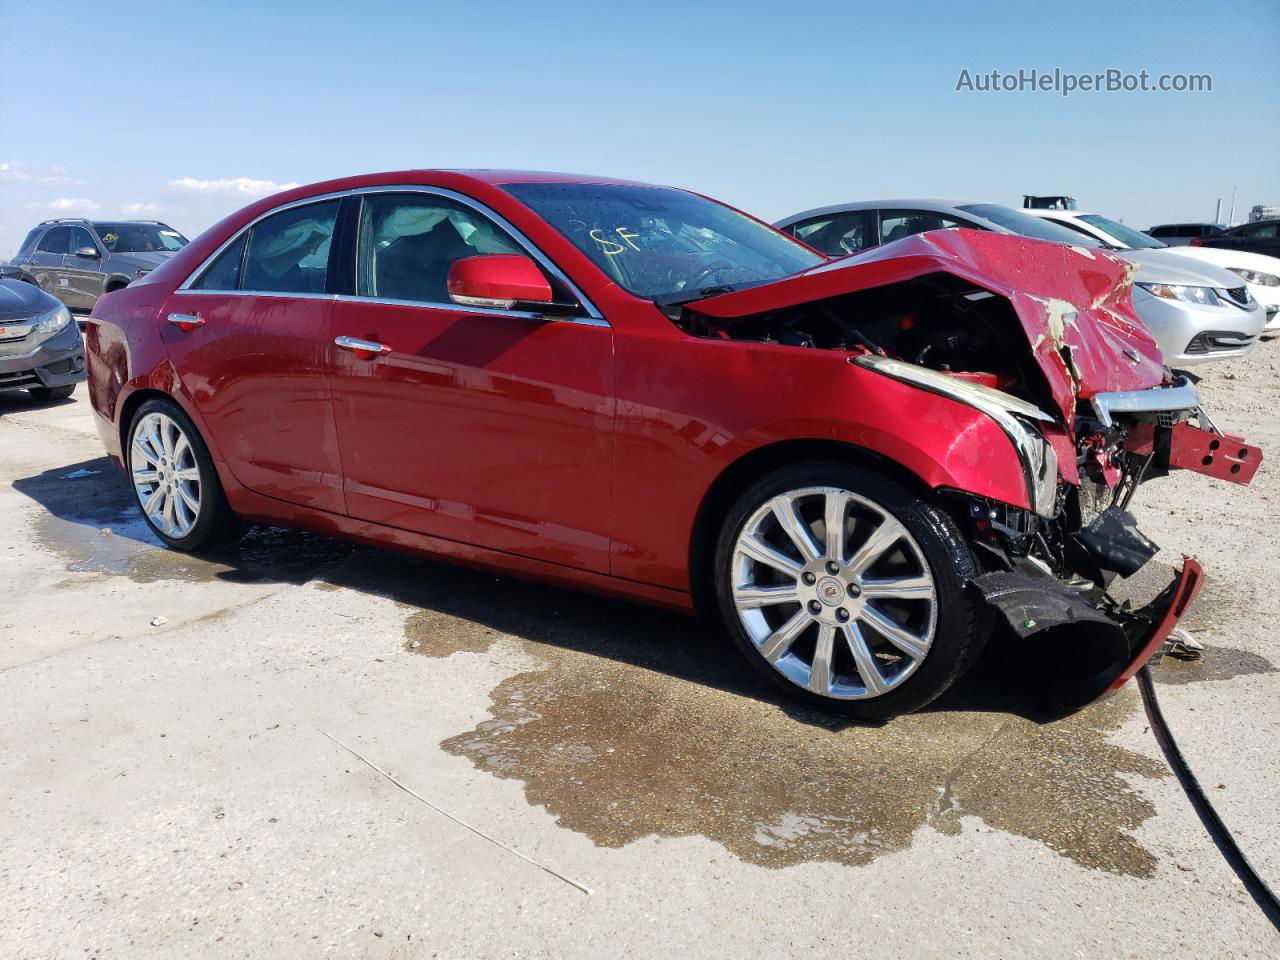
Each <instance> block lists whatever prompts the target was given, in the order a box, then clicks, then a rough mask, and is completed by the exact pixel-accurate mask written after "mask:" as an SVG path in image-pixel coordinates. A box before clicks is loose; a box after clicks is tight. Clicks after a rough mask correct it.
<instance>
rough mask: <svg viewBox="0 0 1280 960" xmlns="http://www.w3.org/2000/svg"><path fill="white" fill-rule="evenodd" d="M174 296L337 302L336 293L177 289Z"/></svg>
mask: <svg viewBox="0 0 1280 960" xmlns="http://www.w3.org/2000/svg"><path fill="white" fill-rule="evenodd" d="M173 292H174V294H175V295H176V294H179V293H190V294H195V295H196V296H202V295H203V294H206V293H207V294H210V295H217V296H219V297H269V298H275V299H288V300H337V299H338V295H337V294H336V293H289V292H287V291H281V290H205V289H203V288H199V289H191V290H188V289H186V288H184V287H179V288H178V289H177V290H175V291H173Z"/></svg>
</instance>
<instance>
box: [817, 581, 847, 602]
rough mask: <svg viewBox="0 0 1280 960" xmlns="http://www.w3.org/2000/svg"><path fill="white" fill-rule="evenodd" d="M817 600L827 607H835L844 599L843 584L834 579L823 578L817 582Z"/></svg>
mask: <svg viewBox="0 0 1280 960" xmlns="http://www.w3.org/2000/svg"><path fill="white" fill-rule="evenodd" d="M818 599H819V600H821V601H822V602H823V603H825V604H826V605H827V606H828V607H834V606H837V605H838V604H839V603H840V601H841V600H843V599H844V584H842V583H841V582H840V581H839V580H837V579H836V578H835V577H823V578H822V579H821V580H819V581H818Z"/></svg>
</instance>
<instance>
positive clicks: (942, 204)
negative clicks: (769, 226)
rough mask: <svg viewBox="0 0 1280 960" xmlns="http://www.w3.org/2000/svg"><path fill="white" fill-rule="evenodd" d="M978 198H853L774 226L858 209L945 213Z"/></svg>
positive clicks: (809, 211)
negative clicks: (898, 209) (900, 209)
mask: <svg viewBox="0 0 1280 960" xmlns="http://www.w3.org/2000/svg"><path fill="white" fill-rule="evenodd" d="M981 202H982V201H980V200H943V199H938V198H936V197H935V198H932V199H929V198H924V197H908V198H906V199H894V200H855V201H853V202H851V203H833V204H831V205H830V206H827V207H814V208H813V209H812V210H805V211H804V212H803V213H795V214H792V215H791V216H789V217H787V218H785V219H783V220H779V221H778V222H777V223H776V224H774V226H777V227H783V226H790V225H791V224H793V223H796V222H797V221H800V220H808V219H809V218H810V217H821V216H825V215H826V214H830V213H853V212H855V211H858V210H880V209H882V208H902V209H908V210H924V211H926V212H929V213H946V212H948V211H950V210H954V209H955V208H956V207H960V206H964V205H965V204H970V203H981Z"/></svg>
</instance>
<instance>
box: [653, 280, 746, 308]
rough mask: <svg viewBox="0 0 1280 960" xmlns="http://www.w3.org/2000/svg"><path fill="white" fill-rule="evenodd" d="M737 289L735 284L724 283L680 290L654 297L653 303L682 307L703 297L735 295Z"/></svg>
mask: <svg viewBox="0 0 1280 960" xmlns="http://www.w3.org/2000/svg"><path fill="white" fill-rule="evenodd" d="M737 289H738V287H736V286H734V285H733V284H730V283H722V284H718V285H717V286H714V287H702V288H700V289H698V290H680V291H678V292H676V293H664V294H663V295H662V296H660V297H654V298H653V302H654V303H656V304H657V305H658V306H660V307H681V306H684V305H685V304H686V303H693V301H695V300H701V299H702V298H703V297H712V296H715V295H716V294H720V293H733V292H734V291H736V290H737Z"/></svg>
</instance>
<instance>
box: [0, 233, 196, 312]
mask: <svg viewBox="0 0 1280 960" xmlns="http://www.w3.org/2000/svg"><path fill="white" fill-rule="evenodd" d="M186 245H187V238H186V237H184V236H183V235H182V234H180V233H179V232H178V231H177V230H174V229H173V228H172V227H170V226H169V225H168V224H164V223H160V222H159V221H157V220H46V221H45V222H44V223H41V224H40V225H39V226H37V227H36V228H35V229H34V230H32V231H31V232H30V233H29V234H27V238H26V239H25V240H23V241H22V247H21V249H19V250H18V255H17V256H16V257H14V258H13V260H12V261H11V263H12V264H13V266H15V267H18V268H20V269H21V270H22V271H24V272H25V273H26V274H27V275H28V276H30V277H31V278H32V279H33V280H34V281H35V282H36V284H37V285H39V287H40V288H41V289H42V290H44V291H46V292H47V293H51V294H53V295H54V296H55V297H57V298H58V299H59V300H61V301H62V302H63V303H64V304H66V305H67V307H68V308H69V309H71V310H74V311H76V312H88V311H90V310H92V309H93V305H94V303H96V302H97V299H98V297H100V296H102V295H103V294H104V293H110V292H111V291H112V290H119V289H120V288H121V287H127V286H128V285H129V284H130V283H132V282H133V281H134V280H136V279H138V278H139V277H141V276H145V275H146V274H148V273H150V272H151V271H152V270H154V269H155V268H156V267H158V266H160V264H162V263H164V261H165V260H167V259H168V258H169V257H171V256H173V255H174V254H175V253H177V252H178V251H179V250H181V249H182V248H183V247H185V246H186Z"/></svg>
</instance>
